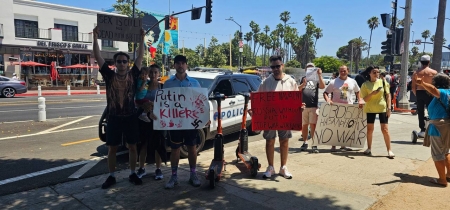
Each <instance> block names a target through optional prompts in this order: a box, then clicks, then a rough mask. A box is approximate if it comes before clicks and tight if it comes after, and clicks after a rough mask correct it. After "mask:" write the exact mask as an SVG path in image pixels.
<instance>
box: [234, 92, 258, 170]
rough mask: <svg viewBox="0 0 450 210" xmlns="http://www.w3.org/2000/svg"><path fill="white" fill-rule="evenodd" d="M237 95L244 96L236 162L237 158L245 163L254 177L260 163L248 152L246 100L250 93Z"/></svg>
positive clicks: (248, 98)
mask: <svg viewBox="0 0 450 210" xmlns="http://www.w3.org/2000/svg"><path fill="white" fill-rule="evenodd" d="M238 94H239V95H242V96H244V99H245V102H244V113H243V115H242V123H241V133H240V135H239V143H238V147H237V148H236V162H237V163H238V162H239V160H242V162H243V163H244V164H245V166H246V167H247V169H249V170H250V175H251V176H252V177H256V175H257V174H258V171H259V168H261V164H259V163H258V158H257V157H255V156H252V155H251V154H250V152H248V132H247V111H248V101H249V100H250V93H238Z"/></svg>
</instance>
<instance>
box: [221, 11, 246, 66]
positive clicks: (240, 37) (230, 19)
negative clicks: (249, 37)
mask: <svg viewBox="0 0 450 210" xmlns="http://www.w3.org/2000/svg"><path fill="white" fill-rule="evenodd" d="M225 20H229V21H233V22H234V23H236V25H238V26H239V39H240V40H239V44H240V43H241V42H242V26H241V25H239V23H237V22H236V21H235V20H234V19H233V17H230V18H227V19H225ZM242 51H243V50H241V49H240V47H239V69H240V68H242V66H241V60H242Z"/></svg>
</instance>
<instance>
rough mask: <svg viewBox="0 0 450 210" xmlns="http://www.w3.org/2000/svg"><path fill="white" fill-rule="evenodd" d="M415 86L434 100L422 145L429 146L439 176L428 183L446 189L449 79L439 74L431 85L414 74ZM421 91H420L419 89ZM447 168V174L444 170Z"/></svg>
mask: <svg viewBox="0 0 450 210" xmlns="http://www.w3.org/2000/svg"><path fill="white" fill-rule="evenodd" d="M413 78H414V79H413V81H414V83H415V85H418V86H419V87H421V88H423V89H424V90H425V91H427V92H428V93H429V94H431V95H432V96H433V97H434V98H433V99H432V101H431V103H430V105H429V109H428V115H429V117H430V125H429V126H428V128H427V130H426V134H425V140H424V143H423V145H424V146H427V147H429V146H430V145H431V157H432V158H433V161H434V165H435V167H436V170H437V172H438V174H439V179H431V180H430V182H431V183H433V184H437V185H439V186H442V187H447V184H448V182H449V181H450V158H449V156H448V154H449V148H450V130H449V129H448V128H449V126H450V119H449V117H450V113H449V111H450V109H449V100H450V90H449V88H450V78H449V77H448V76H447V75H445V74H443V73H439V74H437V75H435V76H434V77H433V79H432V84H430V83H428V82H426V81H425V80H424V78H426V76H425V75H422V76H419V74H415V75H414V77H413ZM421 90H422V89H421ZM446 168H447V173H445V169H446Z"/></svg>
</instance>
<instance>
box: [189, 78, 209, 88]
mask: <svg viewBox="0 0 450 210" xmlns="http://www.w3.org/2000/svg"><path fill="white" fill-rule="evenodd" d="M193 78H195V79H196V80H197V81H198V82H199V83H200V86H202V88H208V89H209V87H210V86H211V84H212V83H213V82H214V80H213V79H206V78H196V77H193Z"/></svg>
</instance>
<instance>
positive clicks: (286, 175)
mask: <svg viewBox="0 0 450 210" xmlns="http://www.w3.org/2000/svg"><path fill="white" fill-rule="evenodd" d="M279 174H280V175H281V176H283V177H284V178H286V179H292V174H291V173H290V172H289V171H288V169H287V166H283V167H281V168H280V173H279Z"/></svg>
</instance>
